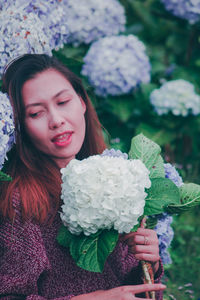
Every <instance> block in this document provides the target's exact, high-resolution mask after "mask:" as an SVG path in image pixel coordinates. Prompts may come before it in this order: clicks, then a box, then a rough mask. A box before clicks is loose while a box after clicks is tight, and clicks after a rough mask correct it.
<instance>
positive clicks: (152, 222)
mask: <svg viewBox="0 0 200 300" xmlns="http://www.w3.org/2000/svg"><path fill="white" fill-rule="evenodd" d="M157 223H158V218H157V217H156V216H150V217H149V218H147V220H146V228H148V229H154V228H155V226H156V224H157Z"/></svg>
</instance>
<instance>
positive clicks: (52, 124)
mask: <svg viewBox="0 0 200 300" xmlns="http://www.w3.org/2000/svg"><path fill="white" fill-rule="evenodd" d="M62 124H64V118H63V117H62V115H61V114H59V113H58V112H57V111H51V112H50V115H49V128H50V129H55V128H58V127H60V126H61V125H62Z"/></svg>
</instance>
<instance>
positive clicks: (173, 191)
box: [144, 178, 180, 216]
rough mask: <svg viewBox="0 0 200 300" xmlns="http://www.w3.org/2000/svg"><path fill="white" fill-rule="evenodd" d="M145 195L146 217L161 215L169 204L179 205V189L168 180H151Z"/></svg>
mask: <svg viewBox="0 0 200 300" xmlns="http://www.w3.org/2000/svg"><path fill="white" fill-rule="evenodd" d="M147 193H148V196H147V197H146V199H145V207H144V215H147V216H151V215H157V214H160V213H163V212H164V211H165V208H166V207H167V206H169V205H170V204H179V203H180V193H179V189H178V187H177V186H176V185H175V184H174V183H173V182H172V181H171V180H170V179H168V178H153V179H152V180H151V187H150V189H148V190H147Z"/></svg>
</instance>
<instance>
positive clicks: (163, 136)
mask: <svg viewBox="0 0 200 300" xmlns="http://www.w3.org/2000/svg"><path fill="white" fill-rule="evenodd" d="M140 132H142V133H143V134H144V135H145V136H146V137H147V138H149V139H151V140H152V141H154V142H155V143H158V144H159V145H160V146H163V145H165V144H169V143H171V142H172V141H173V140H174V138H175V136H176V134H175V133H174V132H169V131H167V130H166V129H158V128H155V127H153V126H151V125H149V124H146V123H140V125H139V126H138V127H137V130H136V134H139V133H140Z"/></svg>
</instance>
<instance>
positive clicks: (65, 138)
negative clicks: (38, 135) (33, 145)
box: [52, 132, 72, 147]
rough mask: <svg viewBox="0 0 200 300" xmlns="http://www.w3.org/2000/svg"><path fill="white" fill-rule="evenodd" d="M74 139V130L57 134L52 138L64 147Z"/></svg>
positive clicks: (55, 142)
mask: <svg viewBox="0 0 200 300" xmlns="http://www.w3.org/2000/svg"><path fill="white" fill-rule="evenodd" d="M71 140H72V132H67V133H62V134H59V135H57V136H55V137H54V138H53V139H52V142H53V143H54V144H55V145H56V146H59V147H63V146H66V145H69V144H70V143H71Z"/></svg>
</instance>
